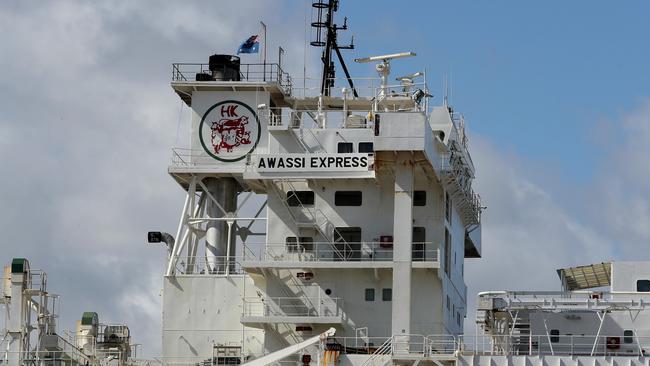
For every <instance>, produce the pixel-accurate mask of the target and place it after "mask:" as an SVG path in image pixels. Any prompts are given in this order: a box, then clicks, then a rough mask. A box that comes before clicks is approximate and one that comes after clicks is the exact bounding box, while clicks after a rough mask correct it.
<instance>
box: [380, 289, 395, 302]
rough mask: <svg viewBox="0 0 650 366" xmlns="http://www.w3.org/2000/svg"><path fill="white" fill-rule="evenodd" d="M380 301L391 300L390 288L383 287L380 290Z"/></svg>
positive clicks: (391, 291) (391, 292) (391, 290)
mask: <svg viewBox="0 0 650 366" xmlns="http://www.w3.org/2000/svg"><path fill="white" fill-rule="evenodd" d="M381 301H393V289H392V288H384V289H382V290H381Z"/></svg>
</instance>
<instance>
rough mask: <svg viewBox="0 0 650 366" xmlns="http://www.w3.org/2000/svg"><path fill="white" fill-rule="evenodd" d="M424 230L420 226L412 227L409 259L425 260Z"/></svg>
mask: <svg viewBox="0 0 650 366" xmlns="http://www.w3.org/2000/svg"><path fill="white" fill-rule="evenodd" d="M425 241H427V240H426V229H425V228H423V227H421V226H415V227H413V246H412V253H411V257H412V259H413V260H414V261H422V260H425V258H426V255H425V249H426V248H425Z"/></svg>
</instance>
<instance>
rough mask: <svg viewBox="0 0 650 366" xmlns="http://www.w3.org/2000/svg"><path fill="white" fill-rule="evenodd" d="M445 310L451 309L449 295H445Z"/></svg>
mask: <svg viewBox="0 0 650 366" xmlns="http://www.w3.org/2000/svg"><path fill="white" fill-rule="evenodd" d="M447 310H451V300H450V299H449V295H447Z"/></svg>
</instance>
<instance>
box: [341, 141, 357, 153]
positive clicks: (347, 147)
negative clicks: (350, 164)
mask: <svg viewBox="0 0 650 366" xmlns="http://www.w3.org/2000/svg"><path fill="white" fill-rule="evenodd" d="M337 152H338V153H343V154H346V153H351V152H354V151H352V143H351V142H339V144H338V147H337Z"/></svg>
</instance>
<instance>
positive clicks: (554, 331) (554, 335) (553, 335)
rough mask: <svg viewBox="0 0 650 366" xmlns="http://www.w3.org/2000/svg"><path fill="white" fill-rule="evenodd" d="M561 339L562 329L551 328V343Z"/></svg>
mask: <svg viewBox="0 0 650 366" xmlns="http://www.w3.org/2000/svg"><path fill="white" fill-rule="evenodd" d="M559 341H560V331H559V330H557V329H551V343H557V342H559Z"/></svg>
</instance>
